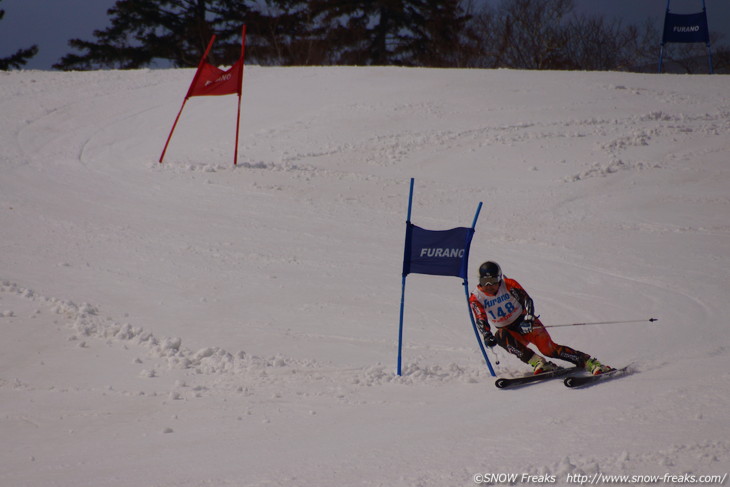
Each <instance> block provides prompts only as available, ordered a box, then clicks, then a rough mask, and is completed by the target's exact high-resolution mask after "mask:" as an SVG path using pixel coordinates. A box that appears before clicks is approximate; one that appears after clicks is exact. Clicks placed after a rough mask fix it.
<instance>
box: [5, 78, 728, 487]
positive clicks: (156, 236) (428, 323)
mask: <svg viewBox="0 0 730 487" xmlns="http://www.w3.org/2000/svg"><path fill="white" fill-rule="evenodd" d="M192 76H193V71H192V70H159V71H155V70H139V71H97V72H86V73H58V72H40V71H15V72H5V73H0V147H1V150H0V334H1V335H0V336H1V337H2V338H1V339H0V405H1V407H0V436H1V437H2V443H3V446H2V452H1V453H0V485H3V486H26V487H46V486H64V487H83V486H89V487H111V486H114V487H116V486H124V487H139V486H159V487H193V486H280V485H281V486H284V485H286V486H319V487H324V486H327V487H329V486H332V487H334V486H338V487H339V486H354V485H359V486H388V487H399V486H404V487H405V486H408V487H410V486H422V487H429V486H434V487H436V486H438V487H440V486H469V485H480V484H488V483H489V484H495V483H501V482H503V483H509V482H512V483H513V484H515V485H528V484H529V485H540V484H551V485H574V484H577V483H580V482H582V481H587V479H589V478H590V479H596V481H597V482H598V483H600V482H608V481H609V480H610V478H609V477H610V476H621V475H625V476H627V477H625V478H624V480H623V482H624V483H628V484H630V483H638V482H640V481H646V480H648V479H650V477H648V476H652V475H657V476H660V480H657V482H654V483H658V484H662V483H663V484H666V485H676V484H677V483H689V480H691V479H697V480H699V479H700V476H712V475H719V476H720V477H721V478H722V476H724V475H726V474H727V472H728V470H729V468H728V465H730V438H729V435H728V433H730V393H729V392H728V391H730V387H728V386H729V383H730V372H729V370H730V369H729V367H728V364H729V363H730V337H729V335H728V325H729V324H730V322H729V321H728V319H729V318H728V317H730V303H729V302H728V294H729V291H730V277H729V274H728V270H729V269H730V164H728V160H729V158H730V155H729V154H730V137H729V135H730V81H729V80H730V78H728V77H726V76H673V75H647V74H628V73H588V72H580V73H579V72H528V71H508V70H497V71H489V70H436V69H403V68H354V67H336V68H335V67H333V68H262V67H257V66H249V67H247V68H246V73H245V77H244V90H243V91H244V95H243V106H242V119H241V140H240V155H239V157H240V159H239V164H238V166H237V167H234V166H233V164H232V160H233V138H234V135H235V115H236V97H235V96H226V97H209V98H193V99H191V100H190V101H189V102H188V103H187V106H186V107H185V110H184V112H183V114H182V117H181V119H180V123H179V125H178V128H177V131H176V133H175V135H174V137H173V139H172V142H171V144H170V148H169V149H168V152H167V155H166V160H165V162H164V163H163V164H158V163H157V159H158V157H159V154H160V153H161V151H162V147H163V145H164V142H165V139H166V137H167V135H168V132H169V130H170V128H171V125H172V122H173V120H174V118H175V115H176V114H177V111H178V109H179V107H180V104H181V102H182V98H183V96H184V94H185V92H186V90H187V88H188V85H189V83H190V81H191V79H192ZM411 177H413V178H415V194H414V202H413V215H412V220H413V222H414V223H415V224H417V225H419V226H422V227H425V228H428V229H432V230H440V229H447V228H452V227H456V226H469V225H470V224H471V221H472V218H473V216H474V213H475V210H476V208H477V205H478V203H479V202H483V203H484V206H483V209H482V211H481V214H480V217H479V219H478V221H477V225H476V235H475V237H474V240H473V243H472V249H471V262H470V269H471V276H472V277H471V279H472V281H475V279H474V274H475V272H476V268H477V267H478V265H479V264H480V263H481V262H482V261H484V260H487V259H493V260H497V261H498V262H500V263H501V264H502V266H503V269H504V271H505V274H506V275H508V276H510V277H513V278H516V279H517V280H519V281H520V282H521V283H522V284H523V286H525V287H526V289H527V290H528V291H529V292H530V293H531V295H532V296H533V298H534V299H535V302H536V307H537V313H539V314H540V315H541V317H542V319H543V321H544V322H545V323H546V324H564V323H573V322H591V321H617V320H634V319H647V320H648V318H651V317H656V318H659V321H658V322H656V323H653V324H652V323H649V322H644V323H632V324H615V325H597V326H580V327H578V326H576V327H564V328H554V329H553V330H552V335H553V338H554V339H555V340H556V341H557V342H559V343H564V344H568V345H572V346H574V347H576V348H578V349H580V350H583V351H586V352H588V353H591V354H593V355H596V356H597V357H599V358H600V359H601V360H602V361H604V362H606V363H609V364H612V365H615V366H622V365H626V364H633V367H634V369H635V370H636V373H634V374H632V375H630V376H628V377H625V378H621V379H619V380H616V381H612V382H607V383H603V384H601V385H598V386H595V387H590V388H587V389H582V390H569V389H567V388H565V387H564V386H563V385H562V383H561V382H560V381H553V382H549V383H544V384H539V385H534V386H530V387H527V388H522V389H518V390H498V389H497V388H495V387H494V385H493V382H494V381H493V379H492V377H491V376H490V375H489V372H488V370H487V368H486V366H485V364H484V363H483V360H482V357H481V352H480V350H479V348H478V346H477V343H476V339H475V337H474V334H473V331H472V328H471V323H470V321H469V316H468V309H467V306H466V301H465V296H464V290H463V287H462V285H461V281H460V280H459V279H456V278H444V277H433V276H421V275H411V276H409V277H408V284H407V290H406V296H405V329H404V344H405V347H404V350H403V354H404V355H403V363H404V373H403V376H402V377H398V376H396V375H395V369H396V353H397V331H398V317H399V305H400V285H401V262H402V256H403V244H404V236H405V218H406V211H407V202H408V187H409V180H410V178H411ZM491 359H492V361H493V362H494V363H495V369H496V371H497V372H498V373H499V374H503V375H514V374H522V373H525V372H527V367H526V366H525V365H524V364H522V363H521V362H519V361H518V360H516V359H515V358H513V357H511V356H509V355H507V354H506V353H505V352H498V354H497V355H496V356H495V355H494V354H492V355H491ZM496 362H499V364H498V365H496ZM523 474H526V475H524V476H523ZM515 475H516V476H517V477H516V480H515V477H514V476H515ZM672 476H675V477H672ZM676 476H680V477H676ZM682 476H684V477H682ZM677 478H679V479H680V481H677ZM702 478H703V479H704V480H708V478H707V477H702ZM510 479H512V480H510ZM709 480H714V484H719V482H717V481H716V479H713V478H710V479H709ZM672 482H674V483H672Z"/></svg>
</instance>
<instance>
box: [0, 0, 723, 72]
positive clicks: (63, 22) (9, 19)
mask: <svg viewBox="0 0 730 487" xmlns="http://www.w3.org/2000/svg"><path fill="white" fill-rule="evenodd" d="M486 1H488V2H489V3H495V1H496V0H486ZM574 2H575V7H576V11H577V12H579V13H586V14H596V15H603V16H605V17H607V19H613V18H620V19H622V20H623V23H624V25H628V24H640V23H643V21H644V20H646V19H647V18H652V19H653V20H655V21H656V22H657V25H658V26H661V24H662V22H663V18H664V11H665V10H666V6H667V2H666V0H574ZM114 3H115V0H2V1H0V9H2V10H5V18H4V19H3V20H2V21H0V57H7V56H9V55H11V54H13V53H14V52H15V51H17V50H18V49H21V48H28V47H30V46H32V45H33V44H37V45H38V47H39V49H40V51H39V53H38V55H37V56H35V57H34V58H33V59H32V60H30V61H29V62H28V64H27V65H26V66H25V68H26V69H51V65H52V64H53V63H55V62H57V61H58V60H59V59H60V58H61V57H62V56H64V55H65V54H68V53H69V52H71V48H70V47H69V46H68V40H69V39H72V38H80V39H84V40H89V41H93V40H94V38H93V32H94V30H103V29H105V28H106V27H107V26H108V17H107V14H106V11H107V10H108V9H109V8H110V7H111V6H112V5H114ZM706 5H707V13H708V23H709V25H710V31H717V32H720V33H723V34H724V35H725V38H724V39H723V40H722V43H723V44H726V45H727V44H730V0H706ZM671 9H672V11H673V12H676V13H693V12H699V11H700V10H701V9H702V0H672V2H671ZM659 42H660V40H659V39H657V56H658V49H659V47H658V46H659Z"/></svg>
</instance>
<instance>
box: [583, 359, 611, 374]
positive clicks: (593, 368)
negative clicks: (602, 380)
mask: <svg viewBox="0 0 730 487" xmlns="http://www.w3.org/2000/svg"><path fill="white" fill-rule="evenodd" d="M585 369H586V370H587V371H588V373H589V374H591V375H599V374H603V373H604V372H608V371H609V370H612V369H613V367H610V366H608V365H603V364H602V363H601V362H599V361H598V359H597V358H593V357H591V358H589V359H588V360H586V365H585Z"/></svg>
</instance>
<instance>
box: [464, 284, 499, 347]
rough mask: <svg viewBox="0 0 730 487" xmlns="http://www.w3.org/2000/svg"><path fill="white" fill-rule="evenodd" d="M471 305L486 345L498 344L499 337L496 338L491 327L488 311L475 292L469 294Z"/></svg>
mask: <svg viewBox="0 0 730 487" xmlns="http://www.w3.org/2000/svg"><path fill="white" fill-rule="evenodd" d="M469 306H470V307H471V312H472V314H473V315H474V322H475V323H476V324H477V328H478V329H479V331H480V332H481V334H482V339H483V340H484V345H486V346H487V347H493V346H495V345H496V344H497V339H496V338H494V335H493V334H492V330H491V329H490V327H489V322H488V321H487V312H486V310H485V309H484V306H482V303H480V302H479V299H477V297H476V296H474V295H473V294H472V295H471V296H469Z"/></svg>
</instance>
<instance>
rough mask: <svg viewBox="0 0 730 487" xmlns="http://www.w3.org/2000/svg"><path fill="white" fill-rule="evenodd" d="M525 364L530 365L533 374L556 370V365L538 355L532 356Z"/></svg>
mask: <svg viewBox="0 0 730 487" xmlns="http://www.w3.org/2000/svg"><path fill="white" fill-rule="evenodd" d="M527 363H528V364H530V365H532V370H533V372H534V373H535V374H542V373H543V372H550V371H551V370H557V369H558V366H557V365H555V364H554V363H552V362H548V361H546V360H545V359H544V358H542V357H541V356H539V355H538V354H535V355H533V356H532V358H531V359H530V360H529V361H528V362H527Z"/></svg>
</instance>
